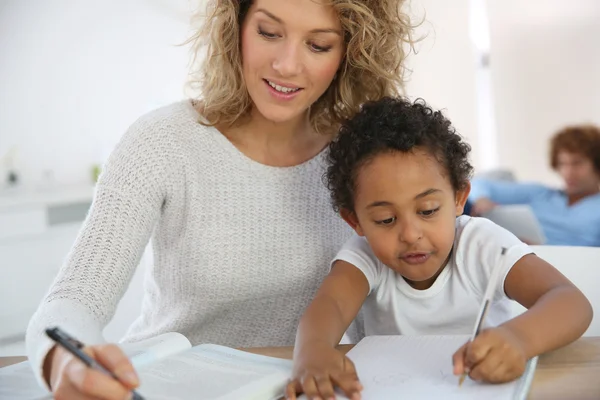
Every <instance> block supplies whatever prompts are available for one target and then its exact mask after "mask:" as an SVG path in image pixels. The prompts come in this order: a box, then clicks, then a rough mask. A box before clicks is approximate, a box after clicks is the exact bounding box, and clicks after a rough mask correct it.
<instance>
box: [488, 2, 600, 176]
mask: <svg viewBox="0 0 600 400" xmlns="http://www.w3.org/2000/svg"><path fill="white" fill-rule="evenodd" d="M487 2H488V8H489V14H490V27H491V52H492V53H491V68H492V76H493V82H494V94H495V99H494V100H495V103H496V115H497V132H498V138H499V140H498V143H499V146H498V152H499V159H500V161H501V162H502V163H503V164H504V165H505V166H508V167H512V168H513V169H514V170H515V171H516V173H517V176H518V178H520V179H526V180H540V181H543V182H547V183H551V184H553V183H558V179H557V178H556V176H555V175H554V174H553V172H552V171H551V169H550V168H549V167H548V157H547V153H548V140H549V138H550V137H551V136H552V134H553V133H554V132H555V131H556V130H557V129H559V128H561V127H562V126H563V125H565V124H570V123H581V122H595V123H597V124H600V23H599V22H598V21H600V2H599V1H598V0H576V1H563V0H527V1H522V0H502V1H495V0H487Z"/></svg>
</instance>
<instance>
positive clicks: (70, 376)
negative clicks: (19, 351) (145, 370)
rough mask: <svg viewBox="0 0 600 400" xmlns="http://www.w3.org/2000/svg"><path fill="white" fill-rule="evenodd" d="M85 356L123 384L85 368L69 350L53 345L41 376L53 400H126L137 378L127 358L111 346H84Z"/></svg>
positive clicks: (117, 348) (114, 346) (118, 349)
mask: <svg viewBox="0 0 600 400" xmlns="http://www.w3.org/2000/svg"><path fill="white" fill-rule="evenodd" d="M83 350H84V351H85V352H86V353H87V354H89V355H90V356H91V357H93V358H94V359H96V360H97V361H98V362H99V363H100V364H102V365H103V366H104V367H105V368H106V369H107V370H110V371H112V372H114V373H115V374H116V375H117V376H118V377H119V378H120V379H121V381H122V382H123V383H121V382H118V381H116V380H115V379H113V378H112V377H110V376H108V375H106V374H104V373H102V372H100V371H96V370H94V369H92V368H89V367H87V366H86V365H85V364H84V363H83V362H81V361H80V360H79V359H77V358H76V357H75V356H73V355H72V354H71V353H69V352H68V351H66V350H64V349H63V348H61V347H59V346H55V347H54V348H53V349H52V350H50V352H49V353H48V355H47V356H46V360H45V363H44V375H45V379H46V381H47V382H48V383H49V384H50V387H51V389H52V394H53V395H54V398H56V399H103V400H125V399H129V398H130V396H131V390H132V389H135V388H136V387H137V386H138V385H139V379H138V377H137V374H136V373H135V371H134V369H133V366H132V365H131V363H130V361H129V359H128V358H127V356H125V354H124V353H123V352H122V351H121V349H120V348H119V347H117V346H116V345H114V344H109V345H98V346H89V347H84V349H83Z"/></svg>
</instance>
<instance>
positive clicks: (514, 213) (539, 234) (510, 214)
mask: <svg viewBox="0 0 600 400" xmlns="http://www.w3.org/2000/svg"><path fill="white" fill-rule="evenodd" d="M484 217H485V218H487V219H489V220H490V221H492V222H494V223H496V224H498V225H500V226H501V227H503V228H504V229H506V230H509V231H510V232H512V233H513V234H514V235H515V236H516V237H518V238H519V239H521V240H526V241H527V242H529V243H531V244H544V243H545V242H546V237H545V235H544V231H543V230H542V227H541V226H540V223H539V221H538V219H537V218H536V216H535V214H534V213H533V210H532V209H531V207H530V206H528V205H506V206H496V207H495V208H494V209H492V210H491V211H490V212H488V213H487V214H485V215H484Z"/></svg>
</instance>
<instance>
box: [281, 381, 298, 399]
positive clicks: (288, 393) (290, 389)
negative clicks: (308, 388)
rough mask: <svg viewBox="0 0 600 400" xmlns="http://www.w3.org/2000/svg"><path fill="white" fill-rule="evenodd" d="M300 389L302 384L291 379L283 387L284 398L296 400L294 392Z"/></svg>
mask: <svg viewBox="0 0 600 400" xmlns="http://www.w3.org/2000/svg"><path fill="white" fill-rule="evenodd" d="M301 390H302V385H300V382H299V381H298V380H297V379H292V380H290V381H289V382H288V384H287V385H286V387H285V399H286V400H296V393H298V392H300V391H301Z"/></svg>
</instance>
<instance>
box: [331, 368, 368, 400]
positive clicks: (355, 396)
mask: <svg viewBox="0 0 600 400" xmlns="http://www.w3.org/2000/svg"><path fill="white" fill-rule="evenodd" d="M331 380H332V381H333V383H334V385H335V386H337V387H339V388H340V390H341V391H342V392H343V393H344V394H345V395H346V397H348V398H349V399H351V400H360V398H361V396H360V391H361V390H362V389H363V386H362V384H361V383H360V381H359V380H358V375H357V374H356V372H340V373H333V374H331Z"/></svg>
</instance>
